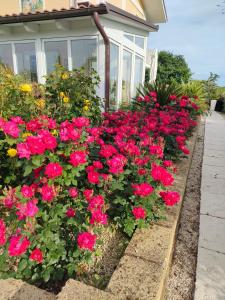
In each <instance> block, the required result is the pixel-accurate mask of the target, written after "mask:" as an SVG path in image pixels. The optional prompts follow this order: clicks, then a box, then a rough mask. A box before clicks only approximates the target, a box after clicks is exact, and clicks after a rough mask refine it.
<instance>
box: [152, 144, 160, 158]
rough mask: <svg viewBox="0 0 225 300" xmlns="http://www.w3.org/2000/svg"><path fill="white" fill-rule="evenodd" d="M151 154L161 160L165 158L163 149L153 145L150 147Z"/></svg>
mask: <svg viewBox="0 0 225 300" xmlns="http://www.w3.org/2000/svg"><path fill="white" fill-rule="evenodd" d="M149 151H150V154H152V155H156V156H157V157H159V158H163V149H162V148H161V147H160V146H158V145H152V146H150V147H149Z"/></svg>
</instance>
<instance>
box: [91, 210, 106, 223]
mask: <svg viewBox="0 0 225 300" xmlns="http://www.w3.org/2000/svg"><path fill="white" fill-rule="evenodd" d="M107 221H108V216H107V215H106V214H104V213H103V212H102V211H100V210H95V211H93V212H92V215H91V220H90V224H95V223H98V224H102V225H106V224H107Z"/></svg>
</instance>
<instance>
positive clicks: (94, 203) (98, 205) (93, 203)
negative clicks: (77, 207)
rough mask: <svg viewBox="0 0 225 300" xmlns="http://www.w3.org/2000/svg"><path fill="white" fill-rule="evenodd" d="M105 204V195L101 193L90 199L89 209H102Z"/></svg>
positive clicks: (92, 210)
mask: <svg viewBox="0 0 225 300" xmlns="http://www.w3.org/2000/svg"><path fill="white" fill-rule="evenodd" d="M104 204H105V201H104V198H103V196H101V195H98V196H95V197H93V198H92V199H91V200H89V206H88V210H89V211H91V212H94V211H96V210H101V209H102V207H103V206H104Z"/></svg>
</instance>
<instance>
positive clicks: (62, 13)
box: [0, 0, 158, 32]
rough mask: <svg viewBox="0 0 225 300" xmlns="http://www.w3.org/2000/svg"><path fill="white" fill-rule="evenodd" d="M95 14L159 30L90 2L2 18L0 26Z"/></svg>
mask: <svg viewBox="0 0 225 300" xmlns="http://www.w3.org/2000/svg"><path fill="white" fill-rule="evenodd" d="M148 1H149V0H148ZM94 12H97V13H98V14H99V15H107V16H109V17H111V18H114V19H116V20H117V21H119V22H121V23H124V24H129V25H132V26H134V27H137V28H142V29H144V30H146V31H149V32H151V31H157V30H158V26H157V25H154V24H153V23H151V22H150V21H145V20H143V19H141V18H139V17H136V16H135V15H133V14H130V13H128V12H126V11H124V10H122V9H120V8H118V7H116V6H114V5H111V4H109V3H106V4H100V5H90V4H89V2H87V4H86V5H84V4H82V5H80V6H79V7H78V8H70V9H61V10H52V11H44V12H36V13H28V14H23V13H21V14H19V15H15V14H13V15H5V16H0V25H5V26H4V27H8V26H7V25H13V24H18V23H23V24H26V23H30V22H36V23H39V22H43V21H47V20H63V19H64V20H65V19H67V20H68V21H69V20H70V19H71V20H72V19H74V18H79V17H87V16H93V14H94ZM6 29H8V28H6Z"/></svg>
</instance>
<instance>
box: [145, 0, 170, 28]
mask: <svg viewBox="0 0 225 300" xmlns="http://www.w3.org/2000/svg"><path fill="white" fill-rule="evenodd" d="M141 1H142V4H143V7H144V10H145V13H146V18H147V20H148V21H151V22H153V23H165V22H167V13H166V6H165V2H164V0H141Z"/></svg>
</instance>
